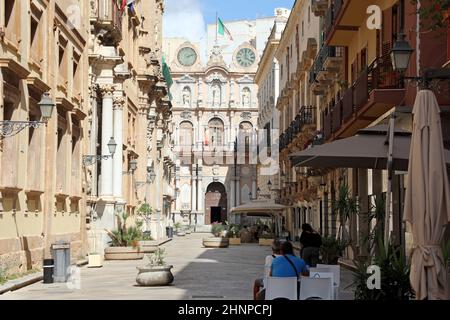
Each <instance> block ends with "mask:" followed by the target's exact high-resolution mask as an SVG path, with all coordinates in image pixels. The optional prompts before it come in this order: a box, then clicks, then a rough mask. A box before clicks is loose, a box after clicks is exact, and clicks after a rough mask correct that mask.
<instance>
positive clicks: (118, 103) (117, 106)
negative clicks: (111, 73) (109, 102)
mask: <svg viewBox="0 0 450 320" xmlns="http://www.w3.org/2000/svg"><path fill="white" fill-rule="evenodd" d="M124 105H125V97H123V96H122V97H115V98H114V102H113V110H123V107H124Z"/></svg>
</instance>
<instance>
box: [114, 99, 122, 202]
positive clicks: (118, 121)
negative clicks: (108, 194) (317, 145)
mask: <svg viewBox="0 0 450 320" xmlns="http://www.w3.org/2000/svg"><path fill="white" fill-rule="evenodd" d="M124 104H125V99H124V97H117V98H115V99H114V140H115V141H116V143H117V148H116V153H115V155H114V159H113V164H114V166H113V195H114V197H115V198H116V201H118V202H120V203H122V202H123V191H122V189H123V186H122V184H123V178H122V171H123V163H122V162H123V157H122V146H123V107H124Z"/></svg>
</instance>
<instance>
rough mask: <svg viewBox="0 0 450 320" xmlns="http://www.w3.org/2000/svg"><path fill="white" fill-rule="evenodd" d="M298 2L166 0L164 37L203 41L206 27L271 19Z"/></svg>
mask: <svg viewBox="0 0 450 320" xmlns="http://www.w3.org/2000/svg"><path fill="white" fill-rule="evenodd" d="M294 2H295V0H166V1H165V14H164V26H163V33H164V37H185V38H187V39H189V40H190V41H193V42H194V41H201V40H203V39H204V37H205V34H206V24H210V23H215V21H216V12H217V13H218V15H219V17H220V18H221V20H222V21H224V22H225V24H226V21H227V20H240V19H248V20H252V19H256V18H260V17H270V16H273V14H274V9H275V8H278V7H283V8H288V9H291V8H292V6H293V4H294Z"/></svg>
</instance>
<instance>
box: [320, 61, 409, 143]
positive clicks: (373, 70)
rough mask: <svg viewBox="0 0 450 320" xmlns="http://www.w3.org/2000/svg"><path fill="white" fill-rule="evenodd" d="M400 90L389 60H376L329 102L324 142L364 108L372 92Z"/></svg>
mask: <svg viewBox="0 0 450 320" xmlns="http://www.w3.org/2000/svg"><path fill="white" fill-rule="evenodd" d="M401 88H403V85H402V82H401V78H400V75H399V73H397V72H395V71H394V70H393V69H392V63H391V61H390V58H389V57H388V56H385V57H380V58H377V59H376V60H375V61H374V62H373V63H372V64H371V65H370V66H368V67H367V68H366V69H364V70H363V71H362V72H361V73H360V74H359V76H358V78H357V79H356V81H355V82H354V83H353V85H352V86H351V87H350V88H348V89H347V90H345V91H344V92H343V94H342V95H341V94H339V95H338V97H337V99H336V101H332V102H331V105H330V106H329V108H328V109H329V110H330V112H329V113H328V114H325V113H323V119H324V120H323V121H324V124H323V126H324V136H325V140H327V139H329V138H330V137H331V135H332V134H333V133H336V132H338V131H339V129H340V128H341V127H342V125H343V124H344V123H346V122H347V121H348V120H350V119H351V118H352V116H353V115H354V114H355V112H358V111H360V110H361V109H362V108H364V106H365V105H366V104H367V102H368V101H369V98H370V95H371V93H372V91H373V90H377V89H380V90H381V89H401Z"/></svg>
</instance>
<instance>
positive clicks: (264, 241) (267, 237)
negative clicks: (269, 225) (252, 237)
mask: <svg viewBox="0 0 450 320" xmlns="http://www.w3.org/2000/svg"><path fill="white" fill-rule="evenodd" d="M274 240H275V235H274V234H273V233H269V232H264V233H262V234H261V235H260V236H259V239H258V242H259V245H260V246H266V247H269V246H272V244H273V241H274Z"/></svg>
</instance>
